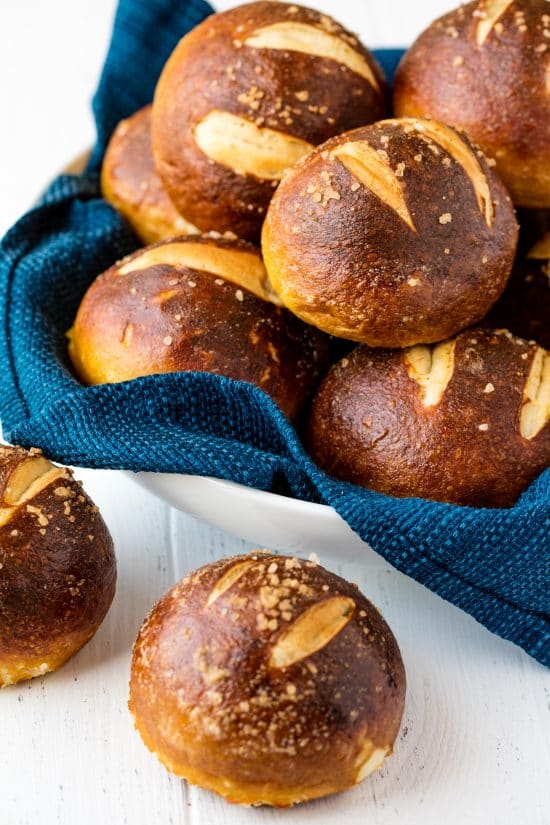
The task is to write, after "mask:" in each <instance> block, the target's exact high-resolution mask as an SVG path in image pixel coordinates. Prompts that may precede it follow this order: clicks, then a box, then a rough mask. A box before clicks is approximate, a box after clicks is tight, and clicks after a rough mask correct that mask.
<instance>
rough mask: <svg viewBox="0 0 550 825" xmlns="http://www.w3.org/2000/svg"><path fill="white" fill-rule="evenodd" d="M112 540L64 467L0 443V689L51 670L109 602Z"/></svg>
mask: <svg viewBox="0 0 550 825" xmlns="http://www.w3.org/2000/svg"><path fill="white" fill-rule="evenodd" d="M115 581H116V562H115V556H114V553H113V543H112V540H111V537H110V535H109V532H108V530H107V527H106V526H105V523H104V521H103V519H102V518H101V516H100V515H99V512H98V509H97V507H95V506H94V504H93V502H92V501H90V499H89V498H88V496H87V495H86V493H85V492H84V490H83V489H82V487H81V486H80V484H79V483H78V482H76V481H75V480H74V478H73V475H72V473H71V471H70V470H68V469H66V468H65V467H56V466H54V465H53V464H51V463H50V462H49V461H47V459H45V458H44V457H43V456H42V454H41V453H40V451H39V450H31V451H30V452H27V451H26V450H23V449H21V448H19V447H5V446H0V687H5V686H6V685H11V684H14V683H15V682H20V681H21V680H23V679H31V678H32V677H33V676H43V675H44V674H45V673H48V671H51V670H56V669H57V668H58V667H60V666H61V665H62V664H63V663H64V662H65V661H66V660H67V659H68V658H69V657H70V656H72V655H73V654H74V653H76V652H77V651H78V650H80V648H81V647H82V646H83V645H85V644H86V642H87V641H89V640H90V639H91V638H92V636H93V635H94V633H95V632H96V630H97V628H98V627H99V625H100V624H101V622H102V621H103V619H104V617H105V614H106V613H107V610H108V609H109V606H110V604H111V602H112V600H113V596H114V593H115Z"/></svg>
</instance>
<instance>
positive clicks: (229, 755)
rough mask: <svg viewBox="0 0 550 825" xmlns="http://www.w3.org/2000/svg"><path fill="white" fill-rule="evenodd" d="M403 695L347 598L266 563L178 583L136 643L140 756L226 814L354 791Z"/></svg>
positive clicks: (244, 559)
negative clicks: (154, 759) (153, 758)
mask: <svg viewBox="0 0 550 825" xmlns="http://www.w3.org/2000/svg"><path fill="white" fill-rule="evenodd" d="M404 697H405V672H404V669H403V663H402V661H401V656H400V654H399V649H398V647H397V643H396V641H395V639H394V637H393V635H392V633H391V631H390V629H389V627H388V626H387V624H386V623H385V622H384V620H383V619H382V617H381V616H380V614H379V612H378V611H377V610H376V609H375V608H374V607H373V606H372V604H370V602H368V601H367V600H366V599H365V598H364V596H362V595H361V593H360V592H359V591H358V590H357V588H356V587H355V586H353V585H351V584H349V583H348V582H346V581H344V580H343V579H341V578H339V577H338V576H335V575H333V574H332V573H329V572H328V571H327V570H325V569H323V568H322V567H320V566H319V565H318V564H317V563H316V562H314V561H309V562H304V561H301V560H299V559H296V558H289V557H285V556H276V555H271V554H270V553H268V552H258V551H256V552H254V553H251V554H250V555H246V556H236V557H233V558H226V559H223V560H222V561H218V562H214V563H212V564H209V565H206V566H205V567H202V568H201V569H199V570H197V571H196V572H194V573H192V574H190V575H189V576H188V577H187V578H186V579H184V580H183V581H181V582H180V583H179V584H177V585H176V586H175V587H174V588H172V590H170V591H169V592H168V593H167V594H166V595H165V596H164V597H163V598H162V599H161V600H160V602H158V604H157V605H156V606H155V607H154V608H153V610H152V611H151V613H150V614H149V616H148V617H147V619H146V620H145V622H144V624H143V625H142V628H141V630H140V633H139V635H138V638H137V640H136V643H135V645H134V652H133V659H132V672H131V680H130V709H131V711H132V713H133V715H134V719H135V723H136V727H137V729H138V731H139V733H140V735H141V737H142V738H143V740H144V742H145V744H146V745H147V747H148V748H149V749H150V750H152V751H153V752H154V753H156V754H157V756H158V757H159V759H160V760H161V761H162V762H163V764H164V765H165V766H166V767H167V768H168V769H169V770H171V771H172V772H174V773H176V774H178V775H180V776H184V777H185V778H186V779H188V780H189V781H190V782H193V783H195V784H198V785H201V786H203V787H205V788H208V789H210V790H213V791H216V792H217V793H219V794H221V795H222V796H224V797H225V798H226V799H228V800H230V801H232V802H240V803H244V804H252V805H259V804H269V805H275V806H278V807H285V806H288V805H292V804H294V803H297V802H303V801H305V800H307V799H313V798H316V797H320V796H325V795H326V794H329V793H334V792H337V791H341V790H344V789H346V788H348V787H350V786H352V785H354V784H356V783H357V782H360V781H361V780H362V779H363V778H364V777H365V776H367V775H368V774H369V773H370V772H371V771H373V770H375V769H376V768H377V767H379V765H380V764H381V763H382V761H383V759H384V757H385V756H386V755H387V754H389V753H391V750H392V746H393V743H394V741H395V738H396V736H397V732H398V729H399V724H400V720H401V716H402V713H403V704H404Z"/></svg>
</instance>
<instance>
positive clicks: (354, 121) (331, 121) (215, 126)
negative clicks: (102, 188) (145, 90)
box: [153, 2, 387, 240]
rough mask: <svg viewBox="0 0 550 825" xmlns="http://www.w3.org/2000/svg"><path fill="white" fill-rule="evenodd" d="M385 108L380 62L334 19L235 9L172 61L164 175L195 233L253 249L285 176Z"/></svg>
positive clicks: (160, 135) (156, 109)
mask: <svg viewBox="0 0 550 825" xmlns="http://www.w3.org/2000/svg"><path fill="white" fill-rule="evenodd" d="M285 44H286V47H285ZM308 49H309V50H310V51H309V53H308V51H307V50H308ZM332 49H334V50H335V53H336V56H335V57H334V58H329V57H327V56H326V55H327V54H328V53H330V52H331V50H332ZM311 52H315V53H311ZM322 55H324V56H322ZM350 66H355V69H357V70H354V69H353V68H350ZM361 71H362V72H363V74H361V73H359V72H361ZM369 72H370V77H369V76H368V75H369ZM386 105H387V104H386V84H385V81H384V79H383V76H382V73H381V70H380V69H379V67H378V66H377V64H376V62H375V61H374V59H373V57H372V56H371V55H370V53H369V52H368V51H367V50H366V49H365V48H364V47H363V46H362V45H361V44H360V43H359V41H358V40H357V39H356V38H355V37H354V36H353V35H352V34H350V33H349V32H348V31H346V30H345V29H343V28H342V27H341V26H339V25H338V24H337V23H335V22H334V21H333V20H332V19H330V18H329V17H326V16H325V15H322V14H319V13H318V12H316V11H312V10H310V9H306V8H304V7H302V6H296V5H288V4H286V3H277V2H259V3H251V4H248V5H244V6H239V7H237V8H235V9H232V10H230V11H227V12H223V13H221V14H215V15H213V16H211V17H209V18H208V19H207V20H206V21H205V22H204V23H202V24H201V25H199V26H197V28H196V29H194V30H193V31H192V32H191V33H190V34H188V35H186V37H184V38H183V40H182V41H181V42H180V43H179V45H178V46H177V48H176V49H175V51H174V52H173V54H172V56H171V58H170V59H169V60H168V63H167V64H166V66H165V68H164V70H163V73H162V75H161V78H160V80H159V83H158V86H157V89H156V92H155V100H154V104H153V147H154V154H155V158H156V163H157V168H158V171H159V174H160V176H161V178H162V180H163V181H164V184H165V186H166V188H167V190H168V192H169V193H170V195H171V197H172V199H173V200H174V203H175V204H176V205H177V206H178V208H179V209H180V211H181V212H182V213H183V214H185V215H186V216H188V217H189V219H190V220H192V221H193V223H195V224H196V225H197V226H198V227H199V228H200V229H202V230H211V229H216V230H219V231H226V230H231V231H233V232H234V233H235V234H236V235H238V236H239V237H242V238H247V239H250V240H258V238H259V234H260V228H261V224H262V221H263V219H264V215H265V210H266V208H267V205H268V203H269V200H270V199H271V196H272V194H273V191H274V188H275V187H276V185H277V182H278V179H279V177H280V173H281V171H282V168H284V166H285V165H289V164H291V163H292V162H294V161H295V160H296V159H297V158H298V157H300V156H301V155H302V154H303V153H304V152H307V151H308V150H309V148H311V145H316V144H319V143H322V142H323V141H324V140H326V139H327V138H329V137H331V136H333V135H336V134H339V133H340V132H342V131H344V130H346V129H351V128H354V127H355V126H359V125H362V124H364V123H371V122H373V121H375V120H378V119H379V118H380V117H383V116H384V114H385V112H386ZM220 115H221V117H220ZM230 116H233V117H232V118H231V117H230ZM197 128H199V132H198V134H197ZM200 130H203V131H205V132H206V133H207V134H206V135H202V134H201V131H200ZM241 132H243V134H242V135H241ZM229 137H231V139H229ZM199 142H200V144H201V146H202V148H199ZM231 154H233V155H234V160H233V161H232V160H231ZM256 155H257V157H256V159H254V157H255V156H256ZM266 158H267V159H269V161H270V163H271V164H274V166H275V168H274V169H272V171H271V172H270V173H267V172H265V167H266ZM220 159H221V160H222V161H223V162H219V161H220ZM284 159H286V161H285V162H282V160H284ZM243 164H245V166H244V168H243ZM255 164H257V165H258V170H259V171H258V174H254V171H253V169H254V166H255Z"/></svg>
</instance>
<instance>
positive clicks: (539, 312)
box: [485, 232, 550, 349]
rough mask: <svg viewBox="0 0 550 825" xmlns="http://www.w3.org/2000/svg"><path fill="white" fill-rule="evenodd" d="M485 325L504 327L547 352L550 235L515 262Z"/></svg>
mask: <svg viewBox="0 0 550 825" xmlns="http://www.w3.org/2000/svg"><path fill="white" fill-rule="evenodd" d="M485 323H488V324H490V325H491V326H494V327H495V326H496V327H506V328H507V329H509V330H511V332H513V333H514V334H515V335H521V336H522V337H523V338H528V339H533V340H534V341H536V342H537V344H540V345H541V346H542V347H545V348H546V349H550V232H548V233H546V235H544V236H543V237H542V238H539V240H538V241H537V242H536V243H535V244H533V246H532V247H531V249H530V250H529V251H528V253H527V255H526V256H525V257H524V258H522V259H520V260H519V261H517V262H516V265H515V267H514V269H513V272H512V277H511V278H510V280H509V281H508V284H507V286H506V289H505V290H504V293H503V295H502V298H501V299H500V300H499V301H497V303H496V304H495V306H494V307H493V309H492V310H491V312H490V313H489V315H488V316H487V318H486V321H485Z"/></svg>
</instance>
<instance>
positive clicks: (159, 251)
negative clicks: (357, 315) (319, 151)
mask: <svg viewBox="0 0 550 825" xmlns="http://www.w3.org/2000/svg"><path fill="white" fill-rule="evenodd" d="M68 335H69V355H70V358H71V360H72V363H73V365H74V368H75V371H76V373H77V375H78V377H79V378H80V379H81V380H82V381H83V382H84V383H85V384H103V383H112V382H117V381H127V380H129V379H131V378H136V377H138V376H142V375H151V374H153V373H164V372H179V371H182V370H185V371H188V370H199V371H203V372H214V373H218V374H220V375H226V376H228V377H230V378H236V379H240V380H242V381H248V382H250V383H252V384H256V385H257V386H258V387H260V388H261V389H263V390H265V392H266V393H268V395H271V396H272V398H273V399H274V400H275V401H276V402H277V403H278V404H279V406H280V407H281V409H282V410H283V412H284V413H285V414H286V415H287V416H288V417H289V418H291V419H294V418H295V417H296V416H297V415H298V414H299V412H300V411H301V409H302V407H303V405H304V403H305V402H306V401H307V400H308V399H309V398H310V396H311V394H312V392H313V390H314V389H315V387H316V385H317V383H318V381H319V379H320V378H321V376H322V375H323V374H324V372H325V371H326V369H327V368H328V364H329V347H328V339H327V337H326V336H324V335H323V334H322V333H320V332H319V331H318V330H316V329H313V328H311V327H308V326H306V325H305V324H303V323H302V322H301V321H300V320H298V319H297V318H295V317H294V316H292V315H291V314H290V313H289V312H287V311H286V310H285V309H283V308H282V307H280V306H279V305H278V303H277V298H276V296H275V295H274V294H273V293H272V291H271V289H270V286H269V283H268V280H267V274H266V271H265V268H264V265H263V262H262V258H261V255H260V253H259V251H258V250H257V249H256V248H255V247H253V246H252V245H251V244H248V243H246V242H244V241H237V240H228V239H225V238H221V237H213V236H189V237H185V238H179V239H176V240H172V241H167V242H165V243H161V244H157V245H156V246H151V247H148V248H146V249H141V250H138V251H137V252H135V253H134V254H132V255H129V256H128V257H127V258H125V259H124V260H123V261H120V262H119V263H117V264H115V266H113V267H111V268H110V269H108V270H107V271H106V272H104V273H103V274H102V275H100V276H99V277H98V278H97V279H96V280H95V281H94V282H93V284H92V285H91V286H90V288H89V289H88V291H87V293H86V295H85V296H84V298H83V300H82V303H81V305H80V308H79V310H78V313H77V316H76V320H75V323H74V326H73V328H72V329H71V330H70V332H69V333H68Z"/></svg>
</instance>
